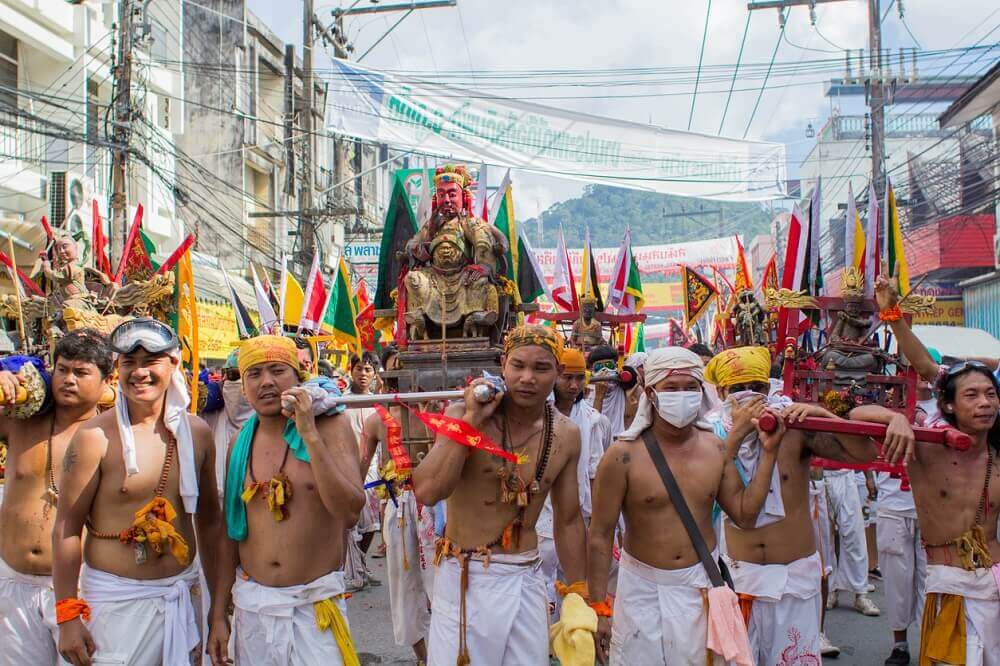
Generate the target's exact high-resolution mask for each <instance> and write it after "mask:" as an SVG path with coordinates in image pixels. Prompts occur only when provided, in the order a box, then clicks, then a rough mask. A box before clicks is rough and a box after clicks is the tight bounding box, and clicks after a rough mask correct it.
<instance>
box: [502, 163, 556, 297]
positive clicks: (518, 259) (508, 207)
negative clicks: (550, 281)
mask: <svg viewBox="0 0 1000 666" xmlns="http://www.w3.org/2000/svg"><path fill="white" fill-rule="evenodd" d="M500 191H501V192H502V193H503V195H502V196H501V197H500V202H499V204H498V208H497V214H496V218H494V221H493V224H494V226H496V228H497V229H499V230H500V233H502V234H503V235H504V238H506V239H507V243H508V245H509V248H508V250H507V273H506V276H505V277H506V278H507V279H508V280H510V281H511V282H513V283H514V285H515V286H516V287H517V293H518V299H519V300H520V302H521V303H531V302H532V301H534V300H535V299H537V298H538V297H539V296H541V295H542V294H544V293H545V283H544V282H543V281H542V277H541V276H540V275H538V272H537V269H536V266H535V263H534V262H533V261H531V254H530V251H529V250H528V248H526V247H525V244H524V240H523V239H522V238H521V235H520V234H519V233H517V220H516V219H515V217H514V197H513V194H512V192H511V184H510V173H509V172H508V174H507V175H506V176H504V179H503V182H502V183H501V184H500Z"/></svg>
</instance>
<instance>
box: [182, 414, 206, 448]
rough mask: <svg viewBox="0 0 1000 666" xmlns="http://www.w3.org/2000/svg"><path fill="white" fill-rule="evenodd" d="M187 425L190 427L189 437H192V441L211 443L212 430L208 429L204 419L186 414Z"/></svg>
mask: <svg viewBox="0 0 1000 666" xmlns="http://www.w3.org/2000/svg"><path fill="white" fill-rule="evenodd" d="M187 417H188V424H189V425H190V426H191V435H192V436H193V437H194V441H196V442H197V441H199V440H202V441H208V442H211V441H212V429H211V428H210V427H209V425H208V423H206V422H205V419H203V418H201V417H200V416H196V415H194V414H188V415H187Z"/></svg>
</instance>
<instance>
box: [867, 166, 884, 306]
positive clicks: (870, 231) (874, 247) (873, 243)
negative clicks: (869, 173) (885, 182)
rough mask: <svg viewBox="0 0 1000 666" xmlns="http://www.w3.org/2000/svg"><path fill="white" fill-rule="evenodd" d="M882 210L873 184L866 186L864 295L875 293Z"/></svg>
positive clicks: (878, 269) (879, 255)
mask: <svg viewBox="0 0 1000 666" xmlns="http://www.w3.org/2000/svg"><path fill="white" fill-rule="evenodd" d="M881 218H882V211H881V209H880V207H879V205H878V195H877V194H876V193H875V185H874V184H871V185H869V186H868V214H867V219H866V220H865V258H864V266H865V269H864V276H865V296H866V297H868V298H872V297H873V296H874V295H875V280H876V278H878V276H879V273H880V272H881V268H880V266H879V264H880V258H881V253H882V251H881V247H882V231H881V230H882V220H881Z"/></svg>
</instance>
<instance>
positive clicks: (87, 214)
mask: <svg viewBox="0 0 1000 666" xmlns="http://www.w3.org/2000/svg"><path fill="white" fill-rule="evenodd" d="M90 197H91V188H90V183H89V181H88V179H87V178H85V177H84V176H83V175H81V174H79V173H76V172H74V171H52V172H50V173H49V222H50V224H51V225H52V227H53V228H54V229H65V230H66V231H68V232H69V233H70V234H72V236H73V238H75V239H76V240H77V242H81V244H82V245H83V247H81V248H80V250H81V252H80V256H81V257H83V256H87V254H88V252H89V249H90V233H91V208H90Z"/></svg>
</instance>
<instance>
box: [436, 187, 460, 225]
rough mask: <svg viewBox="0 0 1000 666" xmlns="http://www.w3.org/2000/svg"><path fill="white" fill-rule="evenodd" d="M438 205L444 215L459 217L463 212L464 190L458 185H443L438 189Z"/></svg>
mask: <svg viewBox="0 0 1000 666" xmlns="http://www.w3.org/2000/svg"><path fill="white" fill-rule="evenodd" d="M437 203H438V210H440V211H441V212H442V213H443V214H444V215H446V216H449V217H450V216H454V215H458V211H460V210H462V188H461V187H460V186H459V184H458V183H441V184H440V185H438V188H437Z"/></svg>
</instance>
